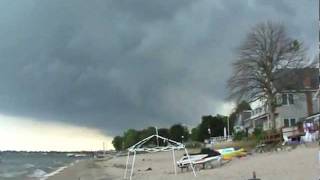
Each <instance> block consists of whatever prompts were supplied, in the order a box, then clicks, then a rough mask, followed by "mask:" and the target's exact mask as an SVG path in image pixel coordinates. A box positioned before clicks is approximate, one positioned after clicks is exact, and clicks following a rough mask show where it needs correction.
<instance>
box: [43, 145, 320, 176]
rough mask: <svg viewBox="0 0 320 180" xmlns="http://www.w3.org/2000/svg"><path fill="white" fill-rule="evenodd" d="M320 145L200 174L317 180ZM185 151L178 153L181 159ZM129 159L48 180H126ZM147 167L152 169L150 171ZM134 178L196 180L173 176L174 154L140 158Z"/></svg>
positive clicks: (77, 168)
mask: <svg viewBox="0 0 320 180" xmlns="http://www.w3.org/2000/svg"><path fill="white" fill-rule="evenodd" d="M318 152H319V146H318V145H300V146H299V147H297V148H295V149H292V150H290V151H280V152H268V153H262V154H253V155H249V156H247V157H243V158H240V159H238V158H237V159H233V160H232V161H230V162H228V163H226V164H223V165H222V166H220V167H216V168H214V169H206V170H200V171H197V177H196V179H201V180H209V179H210V180H222V179H224V180H247V179H249V178H251V177H252V172H253V171H256V173H257V178H261V179H262V180H278V179H279V180H280V179H281V180H318V179H319V177H320V164H319V162H318ZM182 154H183V152H182V151H181V152H177V153H176V156H177V158H180V157H181V155H182ZM125 162H126V157H117V158H113V159H110V160H105V161H97V160H87V161H82V162H79V163H77V164H75V165H74V166H71V167H69V168H67V169H65V170H64V171H62V172H61V173H59V174H57V175H55V176H53V177H51V178H49V180H66V179H70V180H71V179H76V180H113V179H123V174H124V168H125ZM148 168H151V169H152V170H149V171H147V169H148ZM133 179H137V180H147V179H156V180H171V179H172V180H185V179H194V176H193V174H192V172H191V171H189V172H181V171H180V170H178V174H177V175H175V174H174V170H173V163H172V154H171V152H160V153H151V154H143V155H137V157H136V166H135V170H134V176H133Z"/></svg>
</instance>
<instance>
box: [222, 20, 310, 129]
mask: <svg viewBox="0 0 320 180" xmlns="http://www.w3.org/2000/svg"><path fill="white" fill-rule="evenodd" d="M304 54H305V49H304V48H303V47H302V44H301V43H299V42H298V41H297V40H293V39H291V38H289V37H288V36H287V33H286V30H285V27H284V26H283V25H282V24H279V23H272V22H267V23H261V24H258V25H256V26H255V27H254V28H253V29H252V30H251V31H250V32H249V33H248V35H247V37H246V39H245V41H244V42H243V43H242V44H241V45H240V48H239V50H238V59H237V61H236V62H235V63H233V70H234V72H233V75H232V77H231V78H230V79H229V81H228V87H229V88H230V91H231V95H230V97H231V98H236V99H237V100H241V99H245V100H247V101H249V102H253V101H256V100H263V101H265V104H266V107H267V110H268V113H269V118H270V120H271V122H272V128H273V129H275V127H276V124H275V110H276V94H277V93H278V92H279V91H280V90H281V89H279V87H277V88H276V87H275V83H276V81H277V79H278V78H279V76H278V75H277V71H278V70H281V69H285V68H293V67H298V66H300V65H301V63H302V61H303V59H304Z"/></svg>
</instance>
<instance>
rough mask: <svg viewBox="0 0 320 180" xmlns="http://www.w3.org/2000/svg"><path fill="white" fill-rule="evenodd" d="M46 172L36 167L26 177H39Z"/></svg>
mask: <svg viewBox="0 0 320 180" xmlns="http://www.w3.org/2000/svg"><path fill="white" fill-rule="evenodd" d="M46 174H47V173H46V172H45V171H44V170H42V169H36V170H34V171H33V173H32V174H30V175H28V177H31V178H41V177H44V176H45V175H46Z"/></svg>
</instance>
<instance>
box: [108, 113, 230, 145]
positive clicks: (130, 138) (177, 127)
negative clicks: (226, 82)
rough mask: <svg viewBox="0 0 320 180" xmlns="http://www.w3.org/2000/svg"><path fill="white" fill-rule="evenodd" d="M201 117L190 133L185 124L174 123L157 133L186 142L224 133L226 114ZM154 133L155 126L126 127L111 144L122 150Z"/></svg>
mask: <svg viewBox="0 0 320 180" xmlns="http://www.w3.org/2000/svg"><path fill="white" fill-rule="evenodd" d="M201 119H202V120H201V123H200V124H199V125H198V126H197V127H196V128H193V129H192V130H191V133H190V132H189V129H188V128H187V127H186V126H183V125H181V124H174V125H173V126H171V127H170V128H169V129H167V128H160V129H158V134H159V135H160V136H163V137H165V138H169V139H172V140H175V141H177V142H186V141H190V140H192V141H199V142H203V141H204V140H205V139H207V138H209V137H214V136H223V135H224V127H227V116H222V115H216V116H211V115H208V116H202V118H201ZM209 129H210V130H209ZM230 129H231V127H230ZM155 133H156V129H155V127H148V128H146V129H142V130H135V129H128V130H126V131H125V132H124V133H123V135H122V136H116V137H114V139H113V141H112V144H113V146H114V148H115V149H116V150H117V151H120V150H124V149H127V148H129V147H131V146H132V145H134V144H136V143H137V142H139V141H141V140H142V139H144V138H147V137H149V136H151V135H153V134H155ZM153 143H157V142H153ZM158 143H159V145H164V143H165V142H163V141H159V142H158Z"/></svg>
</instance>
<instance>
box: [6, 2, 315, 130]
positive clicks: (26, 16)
mask: <svg viewBox="0 0 320 180" xmlns="http://www.w3.org/2000/svg"><path fill="white" fill-rule="evenodd" d="M317 8H318V4H317V0H307V1H301V0H241V1H240V0H90V1H88V0H68V1H66V0H52V1H51V0H25V1H12V0H2V1H1V2H0V114H3V115H5V116H13V117H18V118H21V119H23V118H29V119H33V120H35V121H40V122H41V123H46V122H48V123H49V122H50V123H51V122H57V123H68V124H71V125H75V126H80V127H86V128H95V129H99V130H101V131H102V132H103V133H105V134H108V135H110V136H113V135H118V134H121V133H122V132H123V131H124V130H125V129H127V128H144V127H146V126H149V125H155V126H160V127H161V126H163V127H168V126H170V125H172V124H174V123H184V124H187V125H189V126H191V127H192V126H194V125H196V124H197V123H199V122H200V118H201V116H202V115H206V114H213V115H214V114H217V113H220V114H226V113H228V112H229V111H230V109H231V108H232V106H231V105H230V102H227V101H226V100H225V98H226V97H227V95H228V90H227V88H226V80H227V79H228V77H230V73H231V70H232V69H231V66H230V64H231V63H232V62H233V59H234V56H235V54H234V51H235V48H236V47H237V46H239V44H240V43H241V41H242V40H243V39H244V37H245V34H246V33H247V32H248V30H250V28H251V27H252V26H254V25H255V24H256V23H259V22H264V21H267V20H272V21H276V22H283V23H284V24H285V25H286V26H287V27H288V31H289V34H290V35H291V36H293V37H295V38H297V39H300V40H302V41H304V43H305V45H306V46H307V47H309V56H310V57H311V56H314V54H315V53H316V52H317V51H316V47H317V45H316V40H317V35H318V34H317V29H318V27H317V24H318V22H317V19H318V18H317V16H318V9H317Z"/></svg>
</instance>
